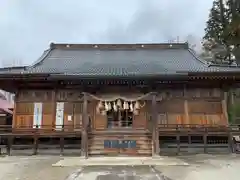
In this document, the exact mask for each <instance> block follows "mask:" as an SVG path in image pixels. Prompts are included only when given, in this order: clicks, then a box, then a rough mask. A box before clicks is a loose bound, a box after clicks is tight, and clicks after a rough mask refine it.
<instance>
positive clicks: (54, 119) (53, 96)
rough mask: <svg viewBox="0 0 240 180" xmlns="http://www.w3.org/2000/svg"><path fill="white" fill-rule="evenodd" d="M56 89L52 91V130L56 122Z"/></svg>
mask: <svg viewBox="0 0 240 180" xmlns="http://www.w3.org/2000/svg"><path fill="white" fill-rule="evenodd" d="M56 100H57V98H56V89H54V90H53V91H52V100H51V101H52V130H53V129H55V123H56V106H57V104H56Z"/></svg>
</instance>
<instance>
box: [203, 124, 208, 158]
mask: <svg viewBox="0 0 240 180" xmlns="http://www.w3.org/2000/svg"><path fill="white" fill-rule="evenodd" d="M203 133H204V134H203V143H204V153H205V154H207V145H208V142H207V137H208V135H207V128H204V132H203Z"/></svg>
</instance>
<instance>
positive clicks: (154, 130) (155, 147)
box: [151, 93, 159, 156]
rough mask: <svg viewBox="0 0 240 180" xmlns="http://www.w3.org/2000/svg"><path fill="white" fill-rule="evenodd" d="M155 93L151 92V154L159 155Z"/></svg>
mask: <svg viewBox="0 0 240 180" xmlns="http://www.w3.org/2000/svg"><path fill="white" fill-rule="evenodd" d="M156 96H157V93H153V94H152V107H151V108H152V124H153V126H152V142H153V150H152V156H156V155H159V134H158V128H157V127H158V115H157V100H156Z"/></svg>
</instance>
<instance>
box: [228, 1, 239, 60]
mask: <svg viewBox="0 0 240 180" xmlns="http://www.w3.org/2000/svg"><path fill="white" fill-rule="evenodd" d="M227 6H228V12H227V16H228V18H229V25H228V28H227V31H228V32H229V33H228V35H229V37H228V44H230V45H232V47H233V48H232V52H233V54H234V56H235V58H236V62H237V64H240V1H239V0H228V2H227Z"/></svg>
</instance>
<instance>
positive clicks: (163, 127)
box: [158, 124, 240, 133]
mask: <svg viewBox="0 0 240 180" xmlns="http://www.w3.org/2000/svg"><path fill="white" fill-rule="evenodd" d="M158 130H159V132H160V133H164V132H165V133H167V132H176V133H177V132H180V133H181V132H182V133H184V132H185V133H187V132H188V133H194V132H195V133H201V132H202V133H217V132H218V133H227V132H232V133H235V132H236V133H237V132H239V133H240V124H233V125H229V126H223V125H209V124H205V125H202V124H159V125H158Z"/></svg>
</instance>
